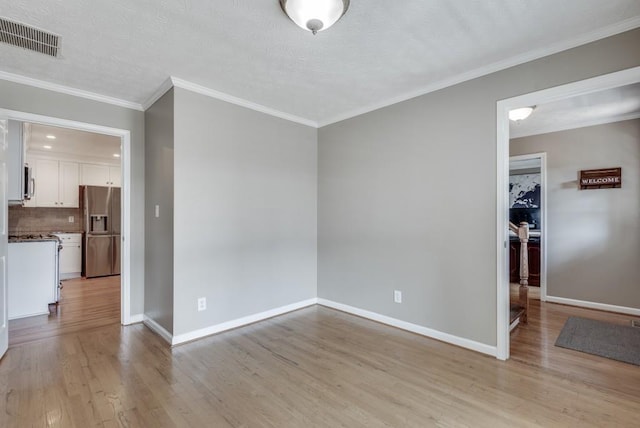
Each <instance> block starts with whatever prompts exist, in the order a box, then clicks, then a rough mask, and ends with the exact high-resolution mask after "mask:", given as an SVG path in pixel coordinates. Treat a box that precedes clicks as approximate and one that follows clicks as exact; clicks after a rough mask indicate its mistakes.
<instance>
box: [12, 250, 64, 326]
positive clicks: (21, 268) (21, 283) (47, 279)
mask: <svg viewBox="0 0 640 428" xmlns="http://www.w3.org/2000/svg"><path fill="white" fill-rule="evenodd" d="M7 266H8V276H7V280H8V284H7V285H8V296H7V302H8V305H7V306H8V307H7V310H8V315H9V319H10V320H11V319H16V318H23V317H30V316H34V315H42V314H48V313H49V304H50V303H55V302H56V301H57V300H58V243H57V242H56V241H43V242H35V241H32V242H10V243H9V250H8V255H7Z"/></svg>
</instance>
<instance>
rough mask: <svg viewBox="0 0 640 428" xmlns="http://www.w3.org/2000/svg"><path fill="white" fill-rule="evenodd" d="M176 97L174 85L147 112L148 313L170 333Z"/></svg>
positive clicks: (146, 308)
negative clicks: (158, 208)
mask: <svg viewBox="0 0 640 428" xmlns="http://www.w3.org/2000/svg"><path fill="white" fill-rule="evenodd" d="M173 100H174V93H173V89H170V90H169V91H168V92H167V93H166V94H164V95H163V96H162V97H161V98H160V99H158V100H157V101H156V102H155V103H154V104H153V105H152V106H151V107H149V109H147V111H146V112H145V136H146V141H145V182H146V192H145V206H146V219H145V248H146V257H145V272H146V276H145V281H146V283H145V289H144V313H145V315H146V316H147V317H149V318H151V319H152V320H154V321H156V322H157V323H158V324H160V325H161V326H162V327H164V328H165V329H166V330H167V331H168V332H169V333H171V332H173V210H174V205H173V179H174V176H173V157H174V156H173V153H174V102H173ZM156 205H159V207H160V212H159V213H160V216H159V217H157V218H156V216H155V206H156Z"/></svg>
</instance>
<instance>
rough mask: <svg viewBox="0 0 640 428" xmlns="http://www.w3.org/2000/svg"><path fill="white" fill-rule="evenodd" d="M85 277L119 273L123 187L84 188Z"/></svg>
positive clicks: (83, 258) (82, 192)
mask: <svg viewBox="0 0 640 428" xmlns="http://www.w3.org/2000/svg"><path fill="white" fill-rule="evenodd" d="M81 195H82V201H83V210H84V231H85V238H84V239H85V242H84V246H83V257H82V260H83V275H84V276H86V277H87V278H93V277H96V276H108V275H119V274H120V188H119V187H102V186H82V187H81Z"/></svg>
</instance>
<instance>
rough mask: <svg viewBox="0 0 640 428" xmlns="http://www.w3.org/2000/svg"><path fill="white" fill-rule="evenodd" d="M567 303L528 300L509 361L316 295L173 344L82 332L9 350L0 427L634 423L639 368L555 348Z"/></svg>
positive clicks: (126, 330)
mask: <svg viewBox="0 0 640 428" xmlns="http://www.w3.org/2000/svg"><path fill="white" fill-rule="evenodd" d="M566 312H573V309H570V308H569V309H567V308H566V307H559V306H558V305H549V307H548V308H547V305H545V307H544V308H542V307H541V308H540V310H536V309H534V310H533V311H532V316H531V318H532V320H531V322H530V324H529V326H528V327H527V328H523V329H520V330H519V331H518V332H516V333H514V336H512V337H513V343H514V347H513V348H514V349H513V350H512V352H513V359H511V360H510V361H507V362H500V361H498V360H496V359H495V358H493V357H489V356H484V355H481V354H478V353H475V352H472V351H468V350H465V349H462V348H458V347H455V346H451V345H447V344H444V343H441V342H438V341H435V340H430V339H427V338H424V337H421V336H418V335H415V334H411V333H408V332H404V331H401V330H397V329H394V328H391V327H388V326H384V325H381V324H377V323H375V322H371V321H367V320H364V319H361V318H358V317H354V316H351V315H348V314H344V313H341V312H338V311H335V310H332V309H328V308H324V307H321V306H313V307H310V308H306V309H302V310H299V311H296V312H292V313H290V314H286V315H283V316H280V317H277V318H273V319H270V320H267V321H263V322H260V323H257V324H253V325H250V326H247V327H243V328H239V329H236V330H233V331H229V332H225V333H222V334H219V335H216V336H212V337H209V338H205V339H202V340H199V341H196V342H192V343H189V344H186V345H183V346H179V347H175V348H173V349H172V348H170V347H169V346H167V344H166V343H165V342H164V341H163V340H162V339H160V338H159V337H158V336H156V335H155V334H153V333H152V332H150V331H149V330H148V329H147V328H146V327H144V326H142V325H140V324H138V325H133V326H129V327H121V326H120V325H118V324H111V325H106V326H103V327H97V328H93V329H89V330H82V331H75V332H71V333H67V334H62V335H60V336H57V337H52V338H49V339H42V340H38V341H35V342H31V343H25V344H22V345H19V346H14V347H12V348H11V349H10V350H9V351H8V353H7V355H6V356H5V357H4V359H3V360H2V361H1V362H0V426H2V427H26V426H61V427H91V426H99V427H103V426H104V427H115V426H125V427H138V426H147V427H169V426H179V427H182V426H193V427H240V426H242V427H430V426H438V427H465V426H466V427H519V426H523V427H532V426H543V427H555V426H561V427H568V426H580V427H613V426H621V427H625V426H626V427H630V426H637V424H638V415H639V414H640V391H638V386H639V385H640V368H638V367H636V366H631V365H628V364H623V363H617V362H615V361H611V360H607V359H602V358H598V357H591V356H587V357H585V356H583V355H582V354H580V353H575V352H573V351H567V350H558V349H550V348H553V346H552V344H550V343H552V342H553V341H554V340H555V339H554V337H555V334H556V330H557V328H558V327H557V326H558V325H559V324H561V323H562V317H564V316H565V315H561V314H562V313H566ZM593 312H595V311H589V314H591V315H593ZM534 314H539V315H534ZM536 316H540V319H539V320H536V321H534V319H535V317H536ZM596 316H597V315H596ZM607 317H608V315H607ZM536 335H538V337H539V339H538V343H539V345H540V346H539V348H540V349H537V350H536V349H535V348H536V339H535V338H534V336H536ZM545 335H547V336H548V337H546V336H545ZM527 337H528V338H527ZM545 355H546V356H545Z"/></svg>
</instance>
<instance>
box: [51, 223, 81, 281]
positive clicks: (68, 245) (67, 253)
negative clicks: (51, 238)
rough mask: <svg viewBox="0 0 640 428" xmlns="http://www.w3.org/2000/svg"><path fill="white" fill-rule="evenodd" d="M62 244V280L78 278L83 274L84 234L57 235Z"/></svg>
mask: <svg viewBox="0 0 640 428" xmlns="http://www.w3.org/2000/svg"><path fill="white" fill-rule="evenodd" d="M54 235H56V236H57V237H58V238H60V242H61V243H62V249H61V250H60V279H69V278H78V277H80V273H81V272H82V234H81V233H55V234H54Z"/></svg>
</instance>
